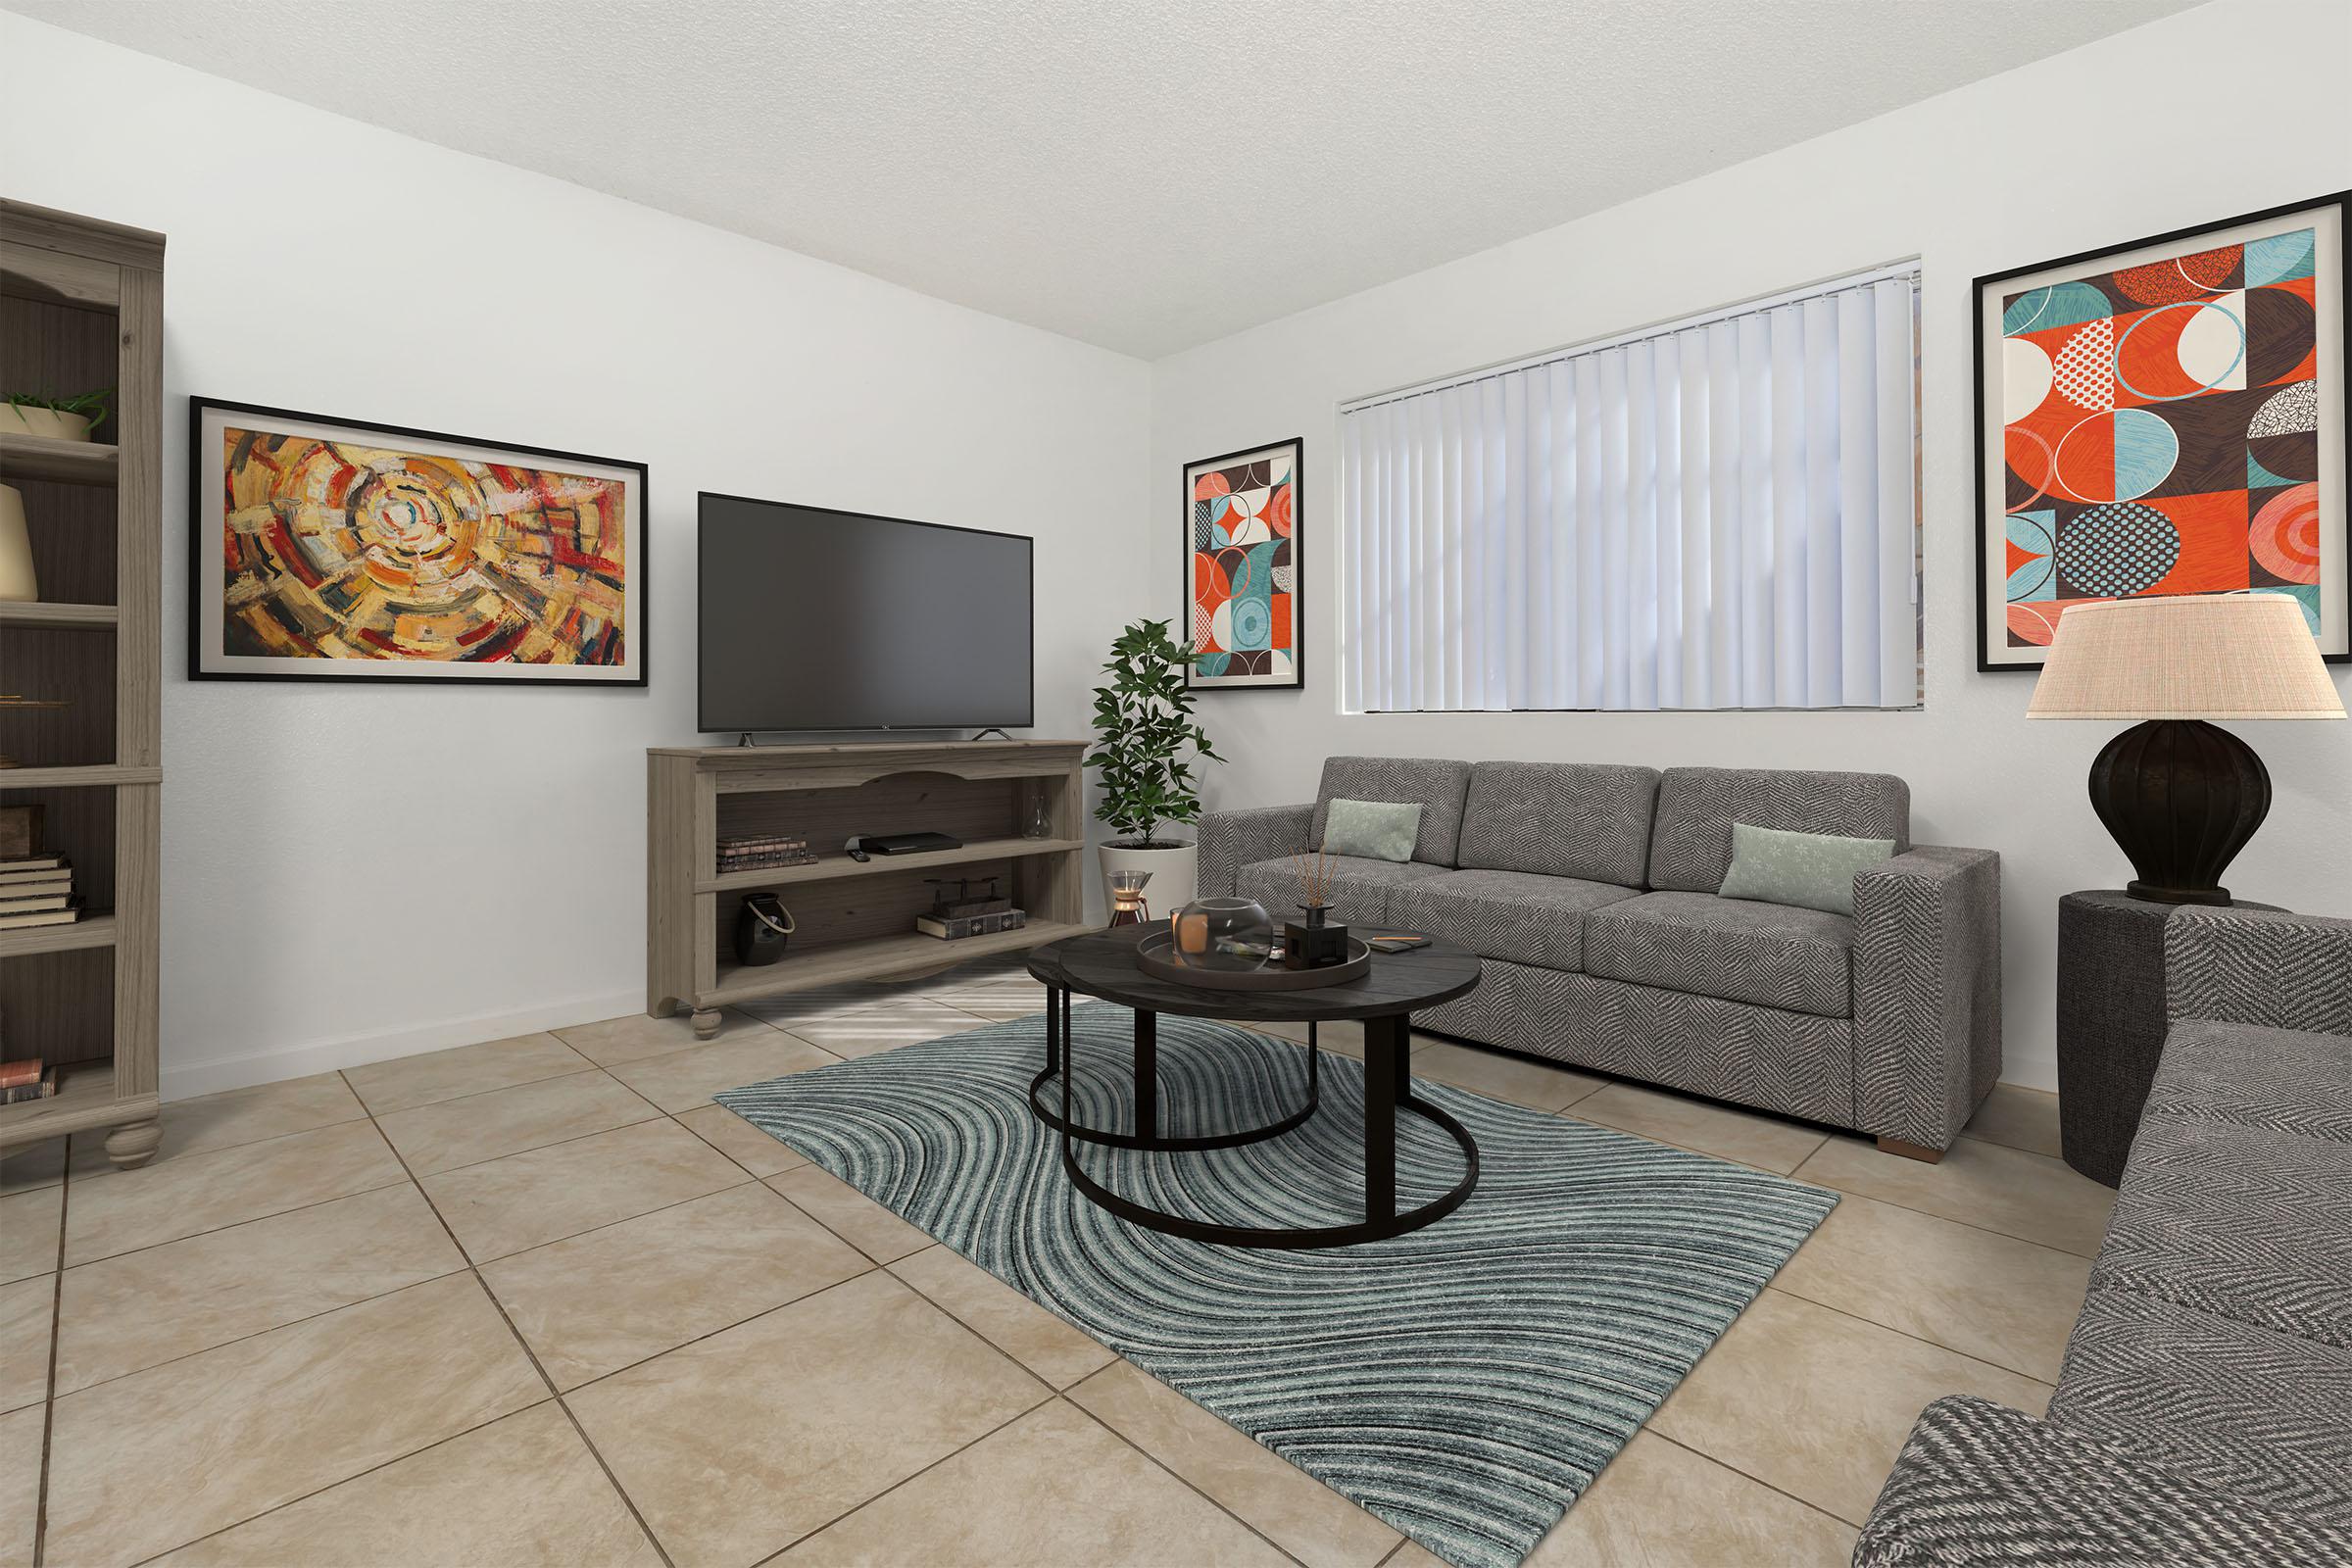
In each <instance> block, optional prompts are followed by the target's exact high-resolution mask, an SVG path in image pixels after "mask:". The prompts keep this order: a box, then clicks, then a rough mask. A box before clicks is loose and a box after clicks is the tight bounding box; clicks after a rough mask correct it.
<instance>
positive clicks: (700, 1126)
mask: <svg viewBox="0 0 2352 1568" xmlns="http://www.w3.org/2000/svg"><path fill="white" fill-rule="evenodd" d="M678 1121H679V1122H680V1123H681V1124H682V1125H683V1126H685V1128H686V1129H687V1130H688V1131H689V1132H692V1133H693V1134H694V1135H695V1136H696V1137H697V1138H700V1139H701V1140H702V1141H703V1142H704V1143H706V1144H709V1145H710V1146H711V1148H712V1149H715V1150H717V1151H718V1152H720V1153H722V1154H724V1155H726V1156H727V1157H728V1158H729V1159H731V1160H733V1161H734V1162H735V1163H736V1164H738V1165H741V1166H742V1167H743V1168H744V1169H745V1170H747V1171H749V1172H751V1173H752V1174H753V1175H754V1176H773V1175H775V1174H776V1173H777V1172H778V1171H787V1170H791V1169H792V1168H793V1167H794V1166H796V1165H806V1164H808V1163H809V1160H808V1158H807V1156H806V1155H804V1154H802V1153H801V1152H800V1151H799V1150H797V1149H795V1148H793V1147H792V1146H791V1145H790V1144H787V1143H785V1142H784V1141H783V1140H782V1139H779V1138H770V1137H768V1136H767V1134H766V1133H764V1132H761V1131H760V1129H759V1128H757V1127H755V1126H753V1125H752V1124H751V1123H750V1122H748V1121H745V1120H744V1119H743V1118H742V1117H741V1116H738V1115H736V1114H735V1113H734V1112H733V1111H731V1110H729V1109H728V1108H727V1107H726V1106H724V1105H720V1104H710V1105H697V1106H695V1107H694V1108H693V1109H692V1110H681V1111H679V1112H678Z"/></svg>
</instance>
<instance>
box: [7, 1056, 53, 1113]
mask: <svg viewBox="0 0 2352 1568" xmlns="http://www.w3.org/2000/svg"><path fill="white" fill-rule="evenodd" d="M56 1096H57V1068H56V1067H54V1066H47V1065H44V1064H43V1063H42V1061H41V1058H40V1057H38V1056H33V1057H30V1058H28V1059H26V1060H24V1061H11V1062H0V1105H14V1104H16V1103H19V1102H20V1101H25V1100H53V1099H55V1098H56Z"/></svg>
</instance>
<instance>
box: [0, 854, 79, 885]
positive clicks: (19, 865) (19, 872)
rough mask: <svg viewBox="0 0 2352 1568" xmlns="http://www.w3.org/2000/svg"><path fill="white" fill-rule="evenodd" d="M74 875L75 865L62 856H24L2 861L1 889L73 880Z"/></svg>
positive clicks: (0, 873) (0, 869) (0, 871)
mask: <svg viewBox="0 0 2352 1568" xmlns="http://www.w3.org/2000/svg"><path fill="white" fill-rule="evenodd" d="M72 877H73V865H72V864H71V863H70V862H69V861H68V860H67V859H66V858H65V857H64V856H62V855H22V856H18V857H16V858H12V859H6V860H0V888H6V887H16V886H18V885H19V884H21V883H25V882H56V881H65V880H71V879H72Z"/></svg>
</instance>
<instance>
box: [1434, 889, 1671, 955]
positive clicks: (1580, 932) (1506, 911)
mask: <svg viewBox="0 0 2352 1568" xmlns="http://www.w3.org/2000/svg"><path fill="white" fill-rule="evenodd" d="M1636 896H1637V895H1636V893H1635V890H1634V889H1632V888H1623V887H1618V886H1617V885H1615V884H1614V883H1609V882H1587V881H1583V880H1581V879H1579V878H1576V877H1567V876H1538V875H1536V874H1535V873H1533V872H1530V871H1441V872H1440V873H1438V874H1437V875H1436V876H1432V877H1423V878H1421V879H1420V880H1419V881H1417V882H1410V883H1406V884H1403V885H1401V886H1398V887H1394V888H1391V889H1390V890H1389V912H1388V915H1387V919H1388V922H1389V924H1391V925H1398V926H1404V927H1407V928H1409V929H1411V930H1414V931H1426V932H1428V933H1429V934H1430V935H1432V936H1439V937H1444V938H1446V940H1447V941H1448V942H1458V943H1460V944H1461V945H1462V946H1463V947H1465V948H1468V949H1469V950H1470V951H1471V952H1473V953H1475V954H1477V955H1478V956H1480V957H1482V958H1508V959H1510V960H1511V961H1512V962H1514V963H1533V964H1540V965H1542V966H1543V967H1544V968H1546V969H1575V968H1580V967H1582V966H1583V963H1584V953H1585V944H1584V930H1585V911H1586V910H1588V909H1597V908H1599V907H1601V906H1602V905H1604V904H1615V903H1618V902H1620V901H1621V900H1625V899H1630V898H1634V897H1636Z"/></svg>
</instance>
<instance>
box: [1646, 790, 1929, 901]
mask: <svg viewBox="0 0 2352 1568" xmlns="http://www.w3.org/2000/svg"><path fill="white" fill-rule="evenodd" d="M1734 822H1747V823H1751V824H1753V825H1754V826H1756V827H1769V828H1777V829H1779V830H1780V831H1782V832H1784V833H1835V834H1838V836H1840V837H1843V838H1852V839H1892V840H1893V841H1894V853H1895V854H1897V855H1900V854H1902V853H1903V851H1904V850H1906V849H1908V848H1910V845H1911V786H1909V785H1908V784H1905V783H1904V782H1903V781H1902V780H1901V779H1899V778H1896V777H1894V776H1893V775H1891V774H1887V773H1803V772H1793V771H1789V770H1786V769H1777V768H1761V767H1670V768H1668V769H1667V770H1666V771H1665V772H1664V773H1663V774H1661V775H1660V776H1659V779H1658V813H1657V824H1656V826H1655V827H1653V828H1652V829H1651V830H1650V837H1649V885H1650V886H1651V887H1653V888H1659V889H1665V890H1670V891H1674V892H1681V893H1717V892H1720V891H1722V888H1723V874H1724V873H1725V872H1726V871H1728V870H1730V869H1731V867H1732V824H1733V823H1734Z"/></svg>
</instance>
